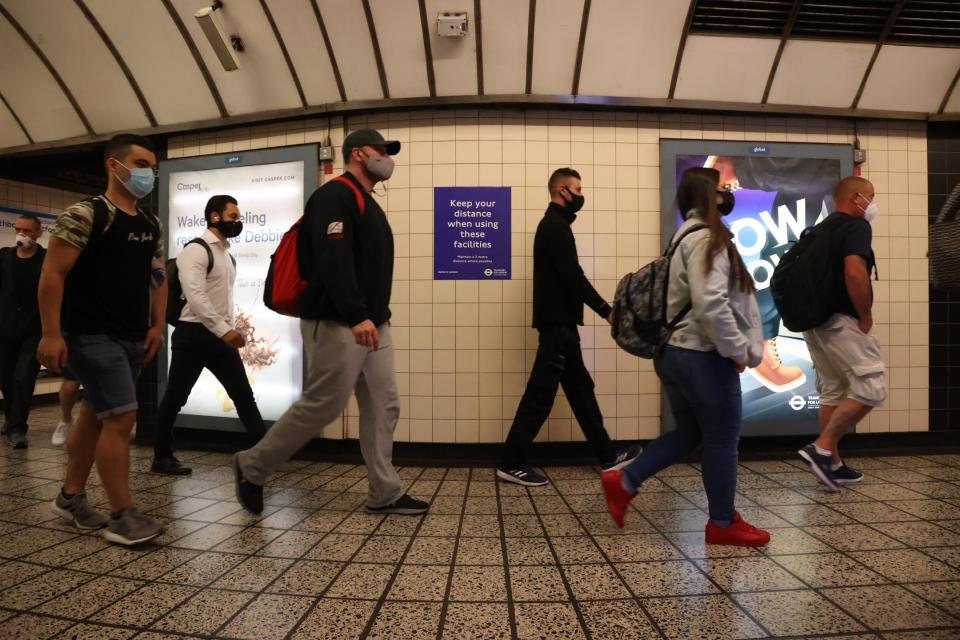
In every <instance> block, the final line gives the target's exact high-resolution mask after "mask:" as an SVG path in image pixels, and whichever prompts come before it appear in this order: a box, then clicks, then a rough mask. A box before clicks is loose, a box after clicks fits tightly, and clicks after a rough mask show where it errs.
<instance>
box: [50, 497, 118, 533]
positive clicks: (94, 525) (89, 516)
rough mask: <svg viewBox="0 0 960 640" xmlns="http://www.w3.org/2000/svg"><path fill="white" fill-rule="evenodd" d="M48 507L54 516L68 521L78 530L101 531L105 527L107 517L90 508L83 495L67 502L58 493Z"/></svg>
mask: <svg viewBox="0 0 960 640" xmlns="http://www.w3.org/2000/svg"><path fill="white" fill-rule="evenodd" d="M50 507H51V509H52V510H53V512H54V513H55V514H57V515H58V516H60V517H61V518H63V519H64V520H69V521H70V522H72V523H73V525H74V526H75V527H77V528H78V529H102V528H103V527H105V526H107V516H105V515H103V514H102V513H100V512H99V511H97V510H96V509H94V508H93V507H91V506H90V503H89V502H87V494H85V493H78V494H77V495H75V496H73V497H72V498H70V499H69V500H67V499H66V498H64V497H63V493H62V492H58V493H57V497H56V499H55V500H54V501H53V504H52V505H50Z"/></svg>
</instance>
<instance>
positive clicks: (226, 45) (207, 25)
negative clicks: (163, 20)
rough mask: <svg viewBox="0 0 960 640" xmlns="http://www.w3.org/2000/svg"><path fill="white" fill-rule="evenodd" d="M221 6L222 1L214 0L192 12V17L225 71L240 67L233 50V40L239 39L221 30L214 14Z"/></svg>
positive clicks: (220, 25) (221, 27)
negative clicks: (198, 24)
mask: <svg viewBox="0 0 960 640" xmlns="http://www.w3.org/2000/svg"><path fill="white" fill-rule="evenodd" d="M222 6H223V3H222V2H220V0H215V2H214V3H213V4H212V5H211V6H209V7H204V8H203V9H200V11H197V12H196V13H195V14H193V17H194V18H196V19H197V22H198V23H200V28H201V29H202V30H203V35H205V36H207V41H208V42H209V43H210V46H211V47H213V52H214V53H216V54H217V58H219V59H220V64H222V65H223V68H224V69H225V70H226V71H236V70H237V69H239V68H240V61H239V60H238V59H237V54H236V53H235V52H234V46H235V45H234V42H239V40H240V39H239V38H236V40H234V38H235V36H234V37H231V36H229V35H227V32H226V31H224V30H223V25H222V24H220V20H219V19H218V18H217V14H216V11H217V9H219V8H221V7H222ZM240 50H242V49H240Z"/></svg>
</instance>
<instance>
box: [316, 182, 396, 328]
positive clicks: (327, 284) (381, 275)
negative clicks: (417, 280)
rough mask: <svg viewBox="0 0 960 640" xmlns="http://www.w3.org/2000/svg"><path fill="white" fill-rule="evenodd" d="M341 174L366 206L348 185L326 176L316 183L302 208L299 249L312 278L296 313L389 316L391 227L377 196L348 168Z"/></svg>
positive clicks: (353, 318)
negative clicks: (361, 205)
mask: <svg viewBox="0 0 960 640" xmlns="http://www.w3.org/2000/svg"><path fill="white" fill-rule="evenodd" d="M344 176H345V177H346V178H347V179H348V180H350V181H351V182H353V183H354V184H355V185H356V186H357V187H358V188H359V189H360V191H361V193H362V194H363V199H364V202H365V211H364V213H362V214H361V213H360V208H359V206H358V205H357V198H356V195H355V194H354V191H353V190H352V189H350V187H349V186H347V185H345V184H343V183H341V182H328V183H327V184H325V185H323V186H322V187H320V188H319V189H317V190H316V191H315V192H314V193H313V195H312V196H310V200H308V201H307V206H306V209H305V211H304V214H303V222H302V223H301V229H300V237H299V245H298V247H297V254H298V256H299V257H300V272H301V274H302V275H303V277H304V279H306V280H307V281H308V282H309V283H310V284H309V286H308V287H307V290H306V291H305V292H304V295H303V298H302V299H301V303H300V315H301V317H303V318H307V319H310V320H332V321H334V322H339V323H342V324H345V325H347V326H350V327H352V326H355V325H358V324H360V323H361V322H363V321H364V320H371V321H372V322H373V323H374V324H375V325H378V326H379V325H381V324H383V323H384V322H386V321H387V320H389V319H390V288H391V286H392V284H393V232H392V231H391V229H390V223H389V222H387V216H386V214H385V213H384V212H383V209H381V208H380V205H379V204H377V201H376V200H374V199H373V197H371V196H370V194H369V193H367V192H366V191H365V190H364V188H363V186H362V185H361V184H360V182H359V181H358V180H357V179H356V178H355V177H354V176H353V175H351V174H350V173H345V174H344Z"/></svg>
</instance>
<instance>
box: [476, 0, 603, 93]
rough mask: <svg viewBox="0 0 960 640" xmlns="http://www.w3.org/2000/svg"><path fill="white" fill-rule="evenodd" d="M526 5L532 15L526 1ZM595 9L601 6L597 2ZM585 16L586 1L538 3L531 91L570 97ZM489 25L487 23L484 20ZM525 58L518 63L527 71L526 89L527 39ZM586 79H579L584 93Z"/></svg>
mask: <svg viewBox="0 0 960 640" xmlns="http://www.w3.org/2000/svg"><path fill="white" fill-rule="evenodd" d="M517 4H520V5H523V6H524V7H525V8H526V9H527V12H528V15H529V6H528V5H527V3H526V2H517ZM593 4H594V6H596V5H597V4H600V3H599V2H594V3H593ZM582 16H583V0H552V1H551V2H550V4H549V5H548V4H546V3H545V2H543V0H540V2H538V3H537V15H536V19H535V22H534V28H533V29H534V33H533V82H532V83H531V84H532V89H531V90H532V92H533V93H540V94H547V95H551V94H568V93H570V91H571V90H572V89H573V69H574V66H575V65H576V61H577V45H578V43H579V42H580V20H581V17H582ZM484 23H486V20H484ZM523 51H524V53H523V56H522V57H520V58H518V59H517V64H519V65H521V66H522V67H523V68H524V88H526V60H527V56H526V51H527V47H526V39H524V48H523ZM583 81H584V78H583V76H581V77H580V89H581V91H580V92H581V93H588V92H587V91H586V90H584V88H583V86H584V85H583Z"/></svg>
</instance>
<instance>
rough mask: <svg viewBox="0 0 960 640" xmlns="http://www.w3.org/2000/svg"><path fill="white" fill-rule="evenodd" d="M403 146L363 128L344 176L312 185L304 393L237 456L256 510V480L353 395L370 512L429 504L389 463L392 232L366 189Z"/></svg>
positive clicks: (244, 498)
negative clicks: (405, 487)
mask: <svg viewBox="0 0 960 640" xmlns="http://www.w3.org/2000/svg"><path fill="white" fill-rule="evenodd" d="M399 151H400V143H399V142H397V141H395V140H384V139H383V136H382V135H381V134H380V132H378V131H375V130H373V129H360V130H358V131H354V132H352V133H351V134H350V135H348V136H347V137H346V139H345V140H344V141H343V159H344V164H345V165H346V172H345V173H344V174H343V175H342V176H340V177H338V178H334V179H333V180H330V181H328V182H327V183H326V184H324V185H323V186H322V187H320V188H319V189H317V190H316V191H315V192H314V194H313V195H312V196H311V197H310V200H309V201H308V202H307V206H306V208H305V210H304V214H303V219H302V222H301V227H300V235H299V243H300V244H299V246H298V251H297V253H298V256H299V258H300V273H301V274H302V275H303V277H304V278H305V279H306V280H308V281H309V286H308V287H307V290H306V292H305V293H304V294H303V297H302V298H301V302H300V317H301V318H302V320H301V322H300V333H301V335H302V336H303V349H304V352H305V353H306V356H307V374H306V379H305V380H304V381H303V395H302V396H300V398H299V399H298V400H297V401H296V402H295V403H294V404H293V406H291V407H290V408H289V409H288V410H287V411H286V413H284V414H283V416H281V417H280V419H279V420H278V421H277V422H275V423H274V424H273V426H272V427H271V428H270V430H269V431H268V432H267V434H266V435H265V436H264V437H263V438H262V439H261V440H260V442H259V443H258V444H257V445H256V446H255V447H253V448H252V449H248V450H246V451H241V452H240V453H239V454H237V456H236V458H235V460H234V472H235V474H236V493H237V500H238V501H239V502H240V504H241V505H243V507H244V508H245V509H247V511H250V512H252V513H260V512H261V511H263V484H264V482H266V480H267V477H268V476H269V475H270V474H271V473H273V472H274V471H276V470H277V468H279V467H280V466H281V465H282V464H284V463H285V462H287V460H289V459H290V458H291V457H292V456H293V455H294V454H295V453H296V452H297V451H299V450H300V448H301V447H303V446H304V445H305V444H307V442H309V441H310V440H311V439H313V438H314V437H316V436H317V435H318V434H319V433H320V429H321V428H322V427H324V426H325V425H327V424H329V423H331V422H333V421H334V420H336V419H337V418H338V417H339V416H340V414H341V413H342V412H343V410H344V409H345V408H346V406H347V402H348V401H349V399H350V396H351V395H353V393H354V391H356V395H357V401H358V404H359V409H360V451H361V453H362V454H363V460H364V462H365V463H366V466H367V485H368V492H367V501H366V510H367V512H369V513H397V514H406V515H414V514H420V513H424V512H426V511H427V510H428V509H429V507H430V505H429V504H428V503H426V502H423V501H421V500H416V499H414V498H412V497H411V496H409V495H407V494H406V493H405V492H404V490H403V485H402V484H401V482H400V477H399V475H398V474H397V470H396V469H395V468H394V467H393V462H392V456H393V432H394V430H395V429H396V425H397V419H398V418H399V415H400V404H399V394H398V392H397V382H396V374H395V372H394V345H393V340H392V338H391V336H390V323H389V320H390V288H391V285H392V282H393V232H392V231H391V229H390V224H389V222H387V216H386V214H385V213H384V212H383V209H381V208H380V205H379V204H378V203H377V201H376V200H374V199H373V198H372V197H371V195H370V193H371V192H372V191H373V187H374V185H376V183H378V182H382V181H385V180H388V179H389V178H390V176H391V174H392V173H393V166H394V165H393V158H392V157H391V156H393V155H396V154H397V153H398V152H399Z"/></svg>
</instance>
